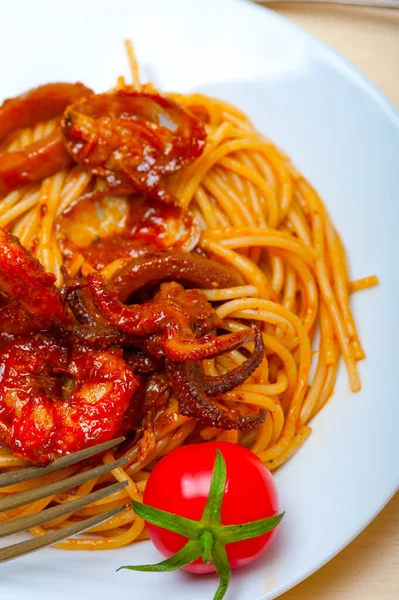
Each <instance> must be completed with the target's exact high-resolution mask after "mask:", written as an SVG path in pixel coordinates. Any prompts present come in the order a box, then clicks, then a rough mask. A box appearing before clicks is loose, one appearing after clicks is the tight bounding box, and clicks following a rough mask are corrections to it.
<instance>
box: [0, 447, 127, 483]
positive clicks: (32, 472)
mask: <svg viewBox="0 0 399 600" xmlns="http://www.w3.org/2000/svg"><path fill="white" fill-rule="evenodd" d="M124 440H125V438H123V437H119V438H116V439H115V440H110V441H109V442H103V443H102V444H97V445H96V446H91V447H90V448H86V449H85V450H80V451H79V452H74V453H73V454H68V455H67V456H62V457H61V458H56V459H55V460H54V461H53V462H52V463H50V464H49V465H47V467H27V468H26V469H20V470H19V471H13V472H12V473H3V474H2V475H0V488H2V487H7V486H9V485H13V484H14V483H20V482H21V481H28V479H33V478H34V477H40V476H41V475H47V473H52V472H53V471H58V469H62V468H63V467H70V466H71V465H74V464H75V463H77V462H80V461H81V460H84V459H86V458H90V457H91V456H94V455H95V454H99V453H100V452H104V451H105V450H109V449H110V448H113V447H114V446H117V445H118V444H120V443H121V442H123V441H124Z"/></svg>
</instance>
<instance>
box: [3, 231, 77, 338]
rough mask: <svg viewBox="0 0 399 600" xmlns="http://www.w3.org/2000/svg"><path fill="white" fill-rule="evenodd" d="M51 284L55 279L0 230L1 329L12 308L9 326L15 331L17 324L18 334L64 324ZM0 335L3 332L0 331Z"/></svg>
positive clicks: (17, 241)
mask: <svg viewBox="0 0 399 600" xmlns="http://www.w3.org/2000/svg"><path fill="white" fill-rule="evenodd" d="M54 281H55V276H54V275H53V274H51V273H46V272H45V270H44V268H43V266H42V265H41V264H40V262H39V261H38V260H37V259H36V258H34V257H33V256H32V254H31V253H30V252H28V250H26V248H24V247H23V246H22V244H21V243H20V242H19V240H18V238H16V237H15V236H13V235H11V234H10V233H8V232H6V231H4V230H3V229H1V228H0V295H1V296H2V307H1V308H0V323H1V324H2V327H5V328H7V327H8V324H7V319H6V318H5V315H6V314H8V315H9V314H10V310H12V307H13V306H14V308H15V309H16V313H15V317H16V318H15V319H14V321H13V322H12V323H10V325H9V326H10V327H12V328H16V327H18V321H19V320H21V323H20V326H21V329H20V330H19V331H20V332H21V333H22V332H25V333H26V332H27V331H30V332H35V331H39V330H41V329H48V328H49V327H50V326H51V325H62V324H66V323H67V322H68V317H67V315H66V313H65V310H64V306H63V303H62V300H61V296H60V293H59V291H58V290H57V288H56V287H55V285H54ZM19 308H21V309H22V310H19ZM2 315H3V317H2ZM27 328H28V329H27ZM1 331H4V329H3V328H1Z"/></svg>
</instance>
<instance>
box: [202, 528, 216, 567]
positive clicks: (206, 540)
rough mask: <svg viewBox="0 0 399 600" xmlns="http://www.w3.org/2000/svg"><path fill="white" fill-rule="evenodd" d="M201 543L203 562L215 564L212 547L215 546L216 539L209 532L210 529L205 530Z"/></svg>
mask: <svg viewBox="0 0 399 600" xmlns="http://www.w3.org/2000/svg"><path fill="white" fill-rule="evenodd" d="M201 542H202V560H203V561H204V563H206V564H208V563H211V562H213V558H212V546H213V542H214V538H213V535H212V532H211V531H209V529H205V531H204V532H203V533H202V534H201Z"/></svg>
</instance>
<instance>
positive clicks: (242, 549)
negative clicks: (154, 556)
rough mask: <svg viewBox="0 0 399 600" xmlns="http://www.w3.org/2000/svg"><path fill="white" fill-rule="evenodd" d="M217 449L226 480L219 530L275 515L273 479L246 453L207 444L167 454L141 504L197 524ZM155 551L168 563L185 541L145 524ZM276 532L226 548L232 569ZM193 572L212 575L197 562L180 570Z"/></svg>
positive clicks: (233, 447) (257, 551)
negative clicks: (223, 462)
mask: <svg viewBox="0 0 399 600" xmlns="http://www.w3.org/2000/svg"><path fill="white" fill-rule="evenodd" d="M216 449H218V450H220V452H221V453H222V455H223V458H224V460H225V463H226V469H227V479H226V487H225V494H224V498H223V503H222V511H221V523H222V525H237V524H241V523H248V522H251V521H256V520H259V519H264V518H266V517H272V516H275V515H277V514H278V512H279V502H278V497H277V490H276V486H275V483H274V480H273V477H272V475H271V474H270V472H269V470H268V469H267V468H266V467H265V465H264V464H263V463H262V462H261V461H260V459H259V458H258V457H257V456H256V455H255V454H253V452H251V451H250V450H247V449H246V448H243V447H242V446H238V445H236V444H231V443H228V442H207V443H202V444H193V445H188V446H182V447H180V448H177V449H176V450H173V451H172V452H170V453H169V454H167V455H166V456H165V457H164V458H162V460H161V461H160V462H159V463H158V464H157V465H156V467H155V468H154V470H153V471H152V473H151V475H150V477H149V479H148V482H147V486H146V489H145V493H144V499H143V501H144V504H147V505H149V506H153V507H155V508H158V509H161V510H164V511H168V512H171V513H174V514H177V515H180V516H182V517H186V518H189V519H192V520H195V521H199V520H200V519H201V516H202V513H203V510H204V507H205V503H206V501H207V498H208V494H209V489H210V483H211V477H212V469H213V467H214V463H215V455H216ZM147 527H148V531H149V535H150V538H151V540H152V542H153V543H154V545H155V546H156V548H157V549H158V550H159V551H160V552H161V554H163V555H164V556H165V557H167V558H169V557H171V556H172V555H174V554H175V553H176V552H177V551H178V550H180V549H181V548H182V547H183V546H184V545H185V544H186V542H187V538H185V537H183V536H182V535H179V534H177V533H174V532H172V531H168V530H167V529H164V528H162V527H158V526H156V525H152V524H151V523H147ZM275 532H276V529H273V530H272V531H270V532H268V533H265V534H263V535H260V536H258V537H255V538H252V539H249V540H243V541H239V542H233V543H230V544H229V543H228V544H226V552H227V556H228V559H229V563H230V566H231V568H233V569H236V568H239V567H243V566H245V565H248V564H249V563H251V562H253V561H254V560H255V559H256V558H257V557H258V556H259V555H260V554H261V553H262V552H263V551H264V550H265V548H267V546H268V545H269V544H270V542H271V541H272V539H273V537H274V535H275ZM183 568H184V569H185V570H186V571H190V572H192V573H210V572H213V571H215V568H214V566H213V564H212V563H209V564H205V563H204V562H203V560H202V558H199V559H197V560H196V561H194V562H192V563H190V564H189V565H186V566H185V567H183Z"/></svg>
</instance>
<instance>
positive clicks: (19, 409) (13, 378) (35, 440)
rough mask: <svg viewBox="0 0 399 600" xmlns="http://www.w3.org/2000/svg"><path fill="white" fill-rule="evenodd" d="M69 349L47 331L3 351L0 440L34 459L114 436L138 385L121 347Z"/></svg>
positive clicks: (43, 459) (47, 458) (42, 459)
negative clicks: (112, 348) (102, 350)
mask: <svg viewBox="0 0 399 600" xmlns="http://www.w3.org/2000/svg"><path fill="white" fill-rule="evenodd" d="M68 354H69V353H68V350H67V349H66V348H65V347H64V346H63V345H61V344H60V342H59V341H58V340H56V339H54V338H51V337H49V336H44V337H42V336H41V337H40V338H39V337H33V338H32V337H30V338H25V339H18V340H16V341H13V342H10V343H9V344H7V345H6V346H5V347H4V348H3V349H2V351H1V352H0V364H1V365H2V369H1V372H0V443H1V444H5V445H6V446H8V447H9V448H11V450H12V451H13V452H14V453H15V454H16V455H17V456H20V457H21V458H24V459H27V460H30V461H32V462H34V463H36V464H46V463H47V462H49V461H51V460H54V459H55V458H57V457H59V456H63V455H65V454H70V453H72V452H76V451H78V450H82V449H84V448H87V447H89V446H92V445H94V444H98V443H101V442H105V441H107V440H110V439H112V438H113V437H115V436H116V435H117V434H118V433H119V432H120V431H121V428H122V424H123V419H124V415H125V412H126V411H127V409H128V407H129V406H130V403H131V400H132V398H133V396H134V392H135V390H136V388H137V387H138V380H137V379H136V377H135V376H134V374H133V371H132V370H131V368H130V367H129V366H128V365H127V364H126V362H125V361H124V360H123V358H122V351H121V350H108V351H107V352H99V351H91V352H90V353H88V352H86V351H85V350H75V351H74V353H73V355H72V357H71V358H70V359H69V357H68ZM66 389H69V395H65V397H63V391H65V390H66ZM138 408H139V407H137V410H138Z"/></svg>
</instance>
